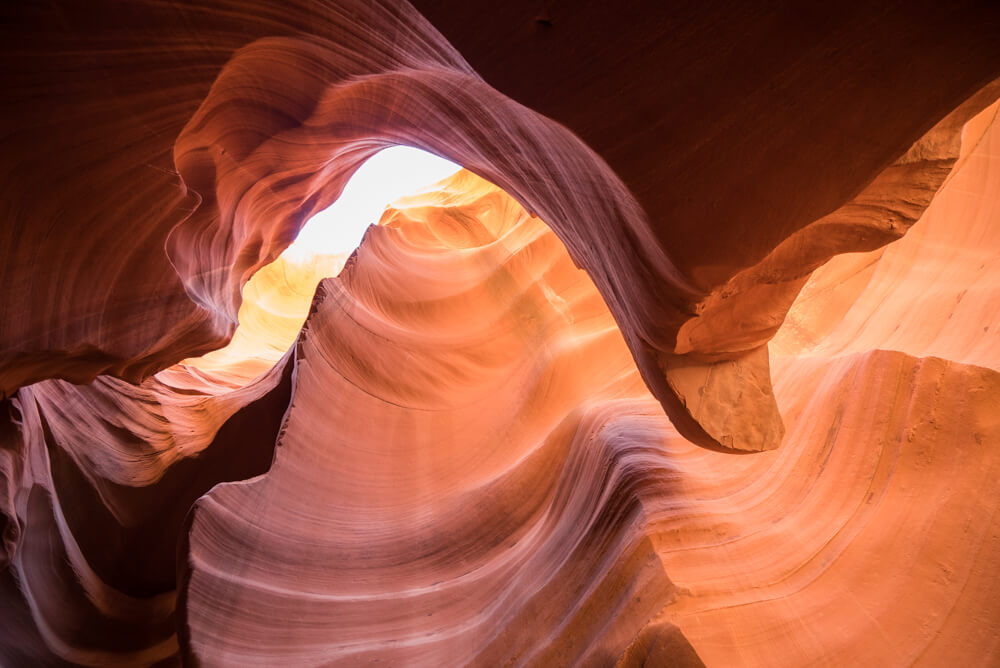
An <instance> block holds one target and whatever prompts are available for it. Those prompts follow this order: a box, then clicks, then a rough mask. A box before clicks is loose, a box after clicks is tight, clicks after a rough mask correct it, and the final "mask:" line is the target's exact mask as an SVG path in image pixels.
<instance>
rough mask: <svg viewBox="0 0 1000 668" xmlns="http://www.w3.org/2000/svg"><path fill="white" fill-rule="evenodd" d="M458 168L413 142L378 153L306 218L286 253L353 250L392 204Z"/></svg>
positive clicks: (296, 257) (295, 256)
mask: <svg viewBox="0 0 1000 668" xmlns="http://www.w3.org/2000/svg"><path fill="white" fill-rule="evenodd" d="M459 169H461V167H460V166H459V165H456V164H455V163H453V162H450V161H448V160H445V159H444V158H439V157H438V156H436V155H432V154H430V153H427V152H426V151H421V150H420V149H416V148H412V147H409V146H393V147H392V148H387V149H384V150H382V151H379V152H378V153H376V154H375V155H374V156H372V157H371V158H370V159H369V160H368V161H367V162H365V163H364V164H363V165H361V167H360V168H359V169H358V171H356V172H355V173H354V175H353V176H352V177H351V180H350V181H348V183H347V186H346V187H345V188H344V192H343V193H342V194H341V195H340V197H339V198H338V199H337V201H336V202H334V204H333V205H332V206H330V207H329V208H327V209H324V210H323V211H320V212H319V213H317V214H316V215H315V216H313V217H312V218H310V219H309V220H308V221H307V222H306V224H305V225H304V226H303V228H302V230H301V231H300V232H299V236H298V237H297V238H296V239H295V241H294V242H293V243H292V245H291V246H289V247H288V248H287V249H286V250H285V252H284V255H285V257H286V258H287V259H289V260H292V261H303V260H305V259H306V258H308V257H309V256H311V255H338V254H341V253H351V252H352V251H353V250H354V249H355V248H357V247H358V244H360V243H361V238H362V237H363V236H364V234H365V230H367V229H368V226H369V225H375V224H377V223H378V221H379V218H381V217H382V212H383V211H384V210H385V208H386V207H387V206H388V205H389V204H391V203H392V202H394V201H396V200H397V199H399V198H400V197H403V196H407V195H414V194H417V193H420V192H421V191H422V190H423V189H426V188H427V187H428V186H430V185H432V184H434V183H436V182H438V181H440V180H441V179H443V178H446V177H448V176H451V175H452V174H454V173H455V172H457V171H458V170H459Z"/></svg>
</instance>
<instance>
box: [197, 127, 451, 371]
mask: <svg viewBox="0 0 1000 668" xmlns="http://www.w3.org/2000/svg"><path fill="white" fill-rule="evenodd" d="M460 169H461V167H460V166H459V165H456V164H455V163H453V162H451V161H449V160H446V159H444V158H441V157H439V156H436V155H434V154H432V153H428V152H427V151H422V150H420V149H417V148H413V147H410V146H393V147H391V148H387V149H383V150H382V151H379V152H378V153H376V154H375V155H374V156H372V157H371V158H369V159H368V160H367V161H366V162H365V163H364V164H363V165H361V167H359V168H358V170H357V171H356V172H355V173H354V174H353V175H352V176H351V178H350V180H349V181H348V182H347V185H346V186H345V187H344V190H343V192H342V193H341V194H340V197H339V198H337V201H336V202H334V203H333V205H332V206H330V207H328V208H326V209H324V210H323V211H320V212H319V213H317V214H316V215H314V216H313V217H312V218H310V219H309V220H308V221H307V222H306V224H305V225H304V226H303V227H302V230H301V231H300V232H299V234H298V236H297V237H296V239H295V241H294V242H292V244H291V245H289V246H288V248H286V249H285V251H284V252H283V253H282V254H281V255H280V256H279V257H278V259H276V260H275V261H274V262H272V263H271V264H269V265H267V266H265V267H263V268H261V269H260V270H259V271H258V272H257V273H256V274H254V275H253V277H251V279H250V280H249V281H247V283H246V285H244V286H243V303H242V305H241V306H240V311H239V326H238V327H237V329H236V331H235V332H234V334H233V338H232V340H231V341H230V343H229V344H228V345H227V346H225V347H224V348H221V349H219V350H215V351H212V352H210V353H208V354H206V355H203V356H201V357H196V358H189V359H186V360H184V361H182V362H181V365H183V366H185V367H187V369H188V370H197V371H201V372H203V374H202V375H207V376H208V377H209V378H210V379H211V381H212V382H214V383H221V384H222V385H224V386H225V385H243V384H245V383H247V382H249V381H251V380H253V379H254V378H257V377H258V376H260V375H261V374H262V373H265V372H266V371H267V370H268V369H270V368H271V367H272V366H273V365H274V364H275V362H277V361H278V360H279V359H281V357H282V356H283V355H284V354H285V352H286V351H287V350H288V348H289V347H290V346H291V345H292V344H293V343H294V342H295V338H296V336H298V333H299V330H301V329H302V325H303V323H304V322H305V319H306V315H307V314H308V312H309V304H310V303H311V301H312V298H313V294H314V293H315V291H316V286H317V285H318V284H319V282H320V281H321V280H322V279H324V278H326V277H328V276H336V275H338V274H339V273H340V271H341V270H342V269H343V267H344V264H345V263H346V262H347V259H348V258H349V257H350V256H351V254H352V253H353V252H354V251H355V249H356V248H357V247H358V246H359V245H360V244H361V240H362V239H363V238H364V235H365V233H366V232H367V231H368V229H369V228H370V227H371V226H373V225H378V223H379V219H380V218H381V217H382V214H383V212H384V211H385V210H386V208H387V207H388V206H390V205H391V204H392V203H393V202H395V201H397V200H399V199H401V198H403V197H408V196H415V195H419V194H422V193H427V192H431V191H433V190H434V189H435V187H436V186H437V185H438V184H439V183H440V182H441V181H442V180H443V179H446V178H447V177H449V176H451V175H453V174H454V173H455V172H457V171H458V170H460ZM183 375H184V374H182V375H181V377H183ZM209 378H204V379H205V380H208V379H209Z"/></svg>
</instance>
